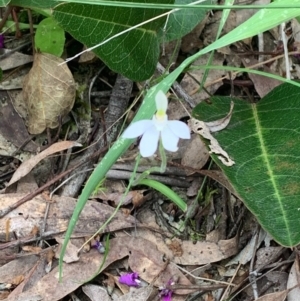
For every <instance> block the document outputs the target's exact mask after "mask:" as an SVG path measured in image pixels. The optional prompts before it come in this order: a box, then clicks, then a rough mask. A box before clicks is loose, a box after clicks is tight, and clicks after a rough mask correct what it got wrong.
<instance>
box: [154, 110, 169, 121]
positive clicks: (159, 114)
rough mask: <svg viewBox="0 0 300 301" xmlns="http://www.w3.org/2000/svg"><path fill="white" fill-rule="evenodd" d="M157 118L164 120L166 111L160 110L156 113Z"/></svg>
mask: <svg viewBox="0 0 300 301" xmlns="http://www.w3.org/2000/svg"><path fill="white" fill-rule="evenodd" d="M155 116H156V119H157V120H160V121H162V120H164V119H165V116H166V112H165V111H164V110H158V111H157V112H156V114H155Z"/></svg>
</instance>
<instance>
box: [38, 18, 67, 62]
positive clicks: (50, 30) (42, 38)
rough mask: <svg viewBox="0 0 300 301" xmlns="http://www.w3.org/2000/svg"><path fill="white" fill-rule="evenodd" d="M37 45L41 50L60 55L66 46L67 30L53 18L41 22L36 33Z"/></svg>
mask: <svg viewBox="0 0 300 301" xmlns="http://www.w3.org/2000/svg"><path fill="white" fill-rule="evenodd" d="M34 39H35V47H36V49H38V50H39V51H40V52H44V53H50V54H53V55H55V56H58V57H60V56H61V55H62V53H63V51H64V46H65V32H64V30H63V29H62V28H61V27H60V26H59V25H58V24H57V23H56V21H55V20H54V19H53V18H51V17H50V18H46V19H44V20H43V21H41V22H40V24H39V25H38V27H37V30H36V33H35V38H34Z"/></svg>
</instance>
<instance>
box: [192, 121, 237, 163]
mask: <svg viewBox="0 0 300 301" xmlns="http://www.w3.org/2000/svg"><path fill="white" fill-rule="evenodd" d="M189 125H190V127H191V128H192V130H193V131H194V132H195V133H197V134H199V135H201V136H202V137H204V138H205V139H208V140H209V145H208V146H209V148H210V151H209V153H210V154H211V153H214V154H216V155H217V156H218V158H219V160H220V161H221V162H222V163H223V164H224V165H226V166H232V165H233V164H234V163H235V162H234V161H233V160H232V159H231V158H230V157H229V155H228V154H227V152H226V151H224V150H223V149H222V147H221V146H220V145H219V142H218V141H217V139H216V138H215V137H213V136H212V135H211V133H210V131H209V128H208V126H207V125H206V124H205V122H204V121H200V120H197V119H194V118H192V119H190V120H189Z"/></svg>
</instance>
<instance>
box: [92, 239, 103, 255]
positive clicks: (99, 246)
mask: <svg viewBox="0 0 300 301" xmlns="http://www.w3.org/2000/svg"><path fill="white" fill-rule="evenodd" d="M91 246H92V248H94V249H96V250H98V252H99V253H100V254H103V253H105V247H104V246H103V244H102V243H101V242H100V241H98V240H95V242H94V243H93V244H92V245H91Z"/></svg>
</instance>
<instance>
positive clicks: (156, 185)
mask: <svg viewBox="0 0 300 301" xmlns="http://www.w3.org/2000/svg"><path fill="white" fill-rule="evenodd" d="M139 185H146V186H149V187H151V188H153V189H155V190H157V191H159V192H160V193H161V194H163V195H164V196H166V197H167V198H168V199H170V200H171V201H172V202H173V203H175V204H176V205H177V206H178V207H179V208H180V209H181V210H182V211H183V212H186V210H187V205H186V203H185V202H184V201H183V200H182V199H181V198H180V197H179V196H178V194H177V193H175V192H174V191H173V190H171V189H170V188H169V187H168V186H166V185H164V184H162V183H160V182H158V181H155V180H150V179H143V180H141V181H139Z"/></svg>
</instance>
